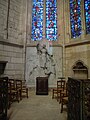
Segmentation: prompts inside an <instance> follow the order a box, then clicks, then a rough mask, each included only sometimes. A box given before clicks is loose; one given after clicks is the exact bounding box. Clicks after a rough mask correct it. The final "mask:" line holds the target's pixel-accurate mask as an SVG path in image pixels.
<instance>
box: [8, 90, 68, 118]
mask: <svg viewBox="0 0 90 120" xmlns="http://www.w3.org/2000/svg"><path fill="white" fill-rule="evenodd" d="M10 113H11V115H10V120H67V112H66V111H65V110H64V111H63V113H60V104H59V103H58V102H57V101H56V100H55V99H52V96H51V92H49V95H36V94H35V91H29V98H28V99H27V98H23V100H22V101H20V102H19V103H17V102H15V103H13V104H12V106H11V109H10Z"/></svg>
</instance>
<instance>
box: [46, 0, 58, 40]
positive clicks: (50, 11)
mask: <svg viewBox="0 0 90 120" xmlns="http://www.w3.org/2000/svg"><path fill="white" fill-rule="evenodd" d="M56 3H57V2H56V0H46V39H48V40H57V4H56Z"/></svg>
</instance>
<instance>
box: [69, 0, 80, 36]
mask: <svg viewBox="0 0 90 120" xmlns="http://www.w3.org/2000/svg"><path fill="white" fill-rule="evenodd" d="M80 5H81V0H70V24H71V37H72V38H76V37H78V36H80V35H81V29H82V27H81V6H80Z"/></svg>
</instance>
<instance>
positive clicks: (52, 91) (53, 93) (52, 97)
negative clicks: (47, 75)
mask: <svg viewBox="0 0 90 120" xmlns="http://www.w3.org/2000/svg"><path fill="white" fill-rule="evenodd" d="M52 99H54V89H53V91H52Z"/></svg>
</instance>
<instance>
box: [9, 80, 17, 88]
mask: <svg viewBox="0 0 90 120" xmlns="http://www.w3.org/2000/svg"><path fill="white" fill-rule="evenodd" d="M9 82H10V83H11V89H15V88H16V83H15V80H14V79H9Z"/></svg>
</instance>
